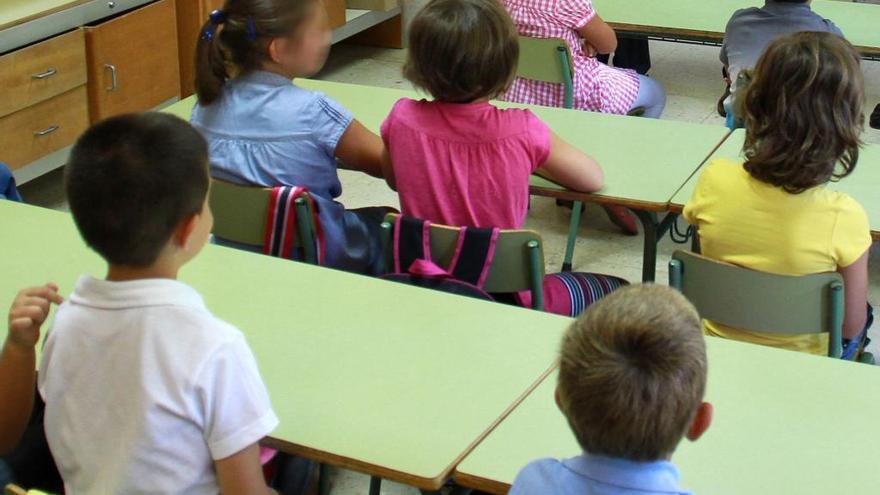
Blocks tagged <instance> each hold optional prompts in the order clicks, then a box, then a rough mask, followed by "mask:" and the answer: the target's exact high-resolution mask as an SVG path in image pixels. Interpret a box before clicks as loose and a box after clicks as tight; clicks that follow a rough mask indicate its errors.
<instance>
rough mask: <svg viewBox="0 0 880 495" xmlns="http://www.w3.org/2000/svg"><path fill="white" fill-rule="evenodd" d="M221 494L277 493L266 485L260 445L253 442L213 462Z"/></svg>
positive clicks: (252, 494)
mask: <svg viewBox="0 0 880 495" xmlns="http://www.w3.org/2000/svg"><path fill="white" fill-rule="evenodd" d="M214 468H215V469H216V470H217V482H218V484H219V485H220V493H221V495H261V494H266V495H269V494H277V492H275V490H273V489H271V488H269V487H268V486H266V480H265V478H263V467H262V466H261V465H260V447H259V445H257V444H253V445H251V446H250V447H247V448H245V449H244V450H242V451H241V452H238V453H237V454H233V455H231V456H229V457H227V458H225V459H220V460H219V461H215V462H214Z"/></svg>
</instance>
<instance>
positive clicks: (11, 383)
mask: <svg viewBox="0 0 880 495" xmlns="http://www.w3.org/2000/svg"><path fill="white" fill-rule="evenodd" d="M63 301H64V299H63V298H62V297H61V296H60V295H59V294H58V286H56V285H55V284H46V285H44V286H42V287H34V288H30V289H25V290H23V291H21V292H19V293H18V296H16V298H15V301H13V303H12V307H11V308H10V309H9V334H8V335H7V337H6V343H5V344H4V345H3V350H2V351H0V397H3V407H0V454H4V453H7V452H9V451H10V450H12V449H14V448H15V446H16V445H17V444H18V441H19V439H20V438H21V434H22V433H23V432H24V429H25V427H26V426H27V424H28V420H29V419H30V416H31V409H32V408H33V404H34V387H35V380H36V371H35V370H36V367H37V364H36V360H37V358H36V352H35V349H34V348H35V347H36V345H37V342H38V341H39V340H40V327H41V326H42V325H43V322H45V321H46V318H47V317H48V316H49V307H50V306H51V304H52V303H55V304H61V303H62V302H63Z"/></svg>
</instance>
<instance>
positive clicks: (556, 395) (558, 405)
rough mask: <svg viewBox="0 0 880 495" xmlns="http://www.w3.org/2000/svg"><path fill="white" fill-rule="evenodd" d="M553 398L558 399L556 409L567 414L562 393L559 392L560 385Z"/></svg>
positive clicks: (557, 386)
mask: <svg viewBox="0 0 880 495" xmlns="http://www.w3.org/2000/svg"><path fill="white" fill-rule="evenodd" d="M553 398H554V399H556V407H558V408H559V410H560V411H562V412H563V413H565V409H563V408H562V393H561V392H559V385H556V392H555V393H554V394H553Z"/></svg>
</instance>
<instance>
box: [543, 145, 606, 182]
mask: <svg viewBox="0 0 880 495" xmlns="http://www.w3.org/2000/svg"><path fill="white" fill-rule="evenodd" d="M537 173H538V174H539V175H542V176H544V177H546V178H548V179H550V180H552V181H553V182H555V183H557V184H559V185H560V186H563V187H566V188H568V189H571V190H573V191H578V192H595V191H598V190H599V189H602V185H603V182H604V181H605V175H604V174H603V173H602V168H601V167H600V166H599V164H598V163H597V162H596V160H594V159H593V158H591V157H590V156H588V155H586V154H585V153H583V152H582V151H580V150H579V149H577V148H575V147H574V146H572V145H570V144H568V143H567V142H565V141H563V140H562V139H560V138H559V136H557V135H556V133H554V132H551V133H550V155H549V156H548V157H547V161H546V162H544V165H542V166H541V168H540V169H538V171H537Z"/></svg>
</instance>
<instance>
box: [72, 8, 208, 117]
mask: <svg viewBox="0 0 880 495" xmlns="http://www.w3.org/2000/svg"><path fill="white" fill-rule="evenodd" d="M183 1H191V0H183ZM176 19H177V17H176V12H175V3H174V0H160V1H158V2H155V3H152V4H149V5H147V6H145V7H142V8H139V9H137V10H134V11H132V12H129V13H127V14H124V15H121V16H119V17H116V18H114V19H111V20H109V21H107V22H103V23H100V24H98V25H95V26H89V27H87V28H86V56H87V58H88V70H89V84H88V88H89V113H90V117H91V120H92V122H96V121H98V120H102V119H105V118H107V117H110V116H113V115H118V114H121V113H127V112H138V111H143V110H149V109H151V108H153V107H155V106H157V105H159V104H161V103H162V102H165V101H167V100H169V99H172V98H176V97H179V96H180V67H179V63H178V60H177V20H176Z"/></svg>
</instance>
